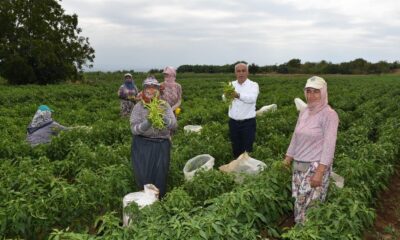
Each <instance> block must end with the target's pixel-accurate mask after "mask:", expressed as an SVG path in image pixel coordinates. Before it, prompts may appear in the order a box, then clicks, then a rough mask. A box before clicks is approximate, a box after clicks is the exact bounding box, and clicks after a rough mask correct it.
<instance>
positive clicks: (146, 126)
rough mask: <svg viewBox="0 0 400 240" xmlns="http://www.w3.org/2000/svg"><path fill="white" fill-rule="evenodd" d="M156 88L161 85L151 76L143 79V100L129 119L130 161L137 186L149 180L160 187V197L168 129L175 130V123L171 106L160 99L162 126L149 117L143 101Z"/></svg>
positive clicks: (163, 187) (167, 158)
mask: <svg viewBox="0 0 400 240" xmlns="http://www.w3.org/2000/svg"><path fill="white" fill-rule="evenodd" d="M159 91H160V84H159V82H158V81H157V79H155V78H154V77H148V78H147V79H146V80H145V81H144V82H143V92H142V100H141V101H140V102H138V103H137V104H136V105H135V107H134V108H133V110H132V113H131V118H130V124H131V130H132V134H133V140H132V148H131V150H132V156H131V160H132V167H133V171H134V175H135V180H136V183H137V185H138V187H139V189H143V185H145V184H148V183H151V184H154V185H155V186H156V187H157V188H158V189H159V190H160V197H163V196H164V194H165V192H166V187H167V175H168V170H169V163H170V150H171V141H170V137H171V135H170V132H171V130H174V129H176V127H177V123H176V118H175V115H174V113H173V112H172V109H171V107H170V106H169V104H167V103H166V102H165V101H162V104H161V108H160V109H161V111H162V112H163V113H162V114H163V116H162V121H163V123H164V127H163V128H162V129H158V128H156V127H155V126H154V125H155V124H154V123H152V121H151V119H150V118H149V110H148V109H147V108H146V106H145V103H147V104H148V103H151V102H152V101H154V100H155V98H158V97H159V94H160V92H159ZM153 120H154V119H153Z"/></svg>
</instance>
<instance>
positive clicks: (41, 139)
mask: <svg viewBox="0 0 400 240" xmlns="http://www.w3.org/2000/svg"><path fill="white" fill-rule="evenodd" d="M52 112H53V110H51V109H50V108H49V107H48V106H46V105H40V106H39V108H38V109H37V111H36V113H35V116H34V117H33V119H32V121H31V123H30V124H29V126H28V128H27V136H26V140H27V141H28V142H29V143H30V144H31V146H36V145H38V144H40V143H49V142H50V141H51V138H52V136H55V135H57V134H58V133H59V132H60V131H62V130H68V129H69V128H67V127H64V126H62V125H61V124H59V123H57V122H56V121H54V120H53V119H52V117H51V113H52Z"/></svg>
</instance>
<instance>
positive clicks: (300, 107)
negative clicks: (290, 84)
mask: <svg viewBox="0 0 400 240" xmlns="http://www.w3.org/2000/svg"><path fill="white" fill-rule="evenodd" d="M294 104H295V105H296V109H297V111H301V110H303V109H305V108H306V107H307V103H305V102H304V101H303V100H301V99H300V98H295V99H294Z"/></svg>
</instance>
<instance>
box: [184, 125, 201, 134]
mask: <svg viewBox="0 0 400 240" xmlns="http://www.w3.org/2000/svg"><path fill="white" fill-rule="evenodd" d="M202 128H203V127H202V126H200V125H186V126H184V127H183V130H184V131H185V132H186V133H190V132H194V133H199V132H200V131H201V129H202Z"/></svg>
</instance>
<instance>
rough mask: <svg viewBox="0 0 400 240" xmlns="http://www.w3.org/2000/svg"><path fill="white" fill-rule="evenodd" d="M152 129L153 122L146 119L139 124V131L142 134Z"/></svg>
mask: <svg viewBox="0 0 400 240" xmlns="http://www.w3.org/2000/svg"><path fill="white" fill-rule="evenodd" d="M150 127H151V121H150V120H148V119H146V120H144V121H143V122H142V123H140V124H139V129H140V131H142V132H145V131H147V130H148V129H149V128H150Z"/></svg>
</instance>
